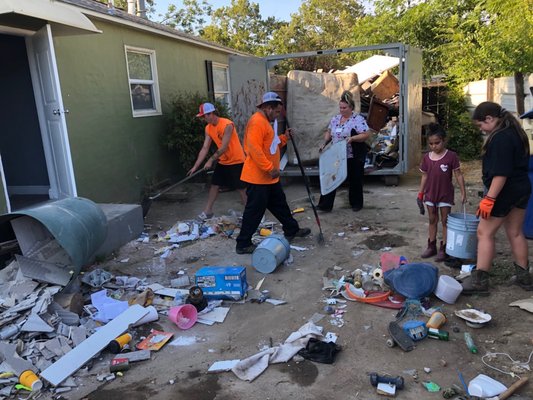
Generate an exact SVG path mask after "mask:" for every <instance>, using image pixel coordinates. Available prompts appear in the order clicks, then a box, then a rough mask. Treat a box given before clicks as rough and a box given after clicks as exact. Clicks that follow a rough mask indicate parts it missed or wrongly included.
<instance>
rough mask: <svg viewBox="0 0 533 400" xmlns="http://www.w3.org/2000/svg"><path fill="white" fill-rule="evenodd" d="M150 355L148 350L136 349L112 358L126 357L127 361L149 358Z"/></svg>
mask: <svg viewBox="0 0 533 400" xmlns="http://www.w3.org/2000/svg"><path fill="white" fill-rule="evenodd" d="M150 356H151V353H150V350H138V351H132V352H130V353H121V354H118V355H116V356H115V357H114V358H126V359H127V360H128V361H129V362H136V361H144V360H149V359H150Z"/></svg>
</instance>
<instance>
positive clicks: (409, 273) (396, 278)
mask: <svg viewBox="0 0 533 400" xmlns="http://www.w3.org/2000/svg"><path fill="white" fill-rule="evenodd" d="M383 278H384V279H385V283H386V284H387V285H389V287H391V288H392V289H393V290H394V291H395V292H396V293H398V294H401V295H402V296H403V297H405V298H406V299H422V298H424V297H427V296H429V295H430V294H431V293H433V292H434V291H435V289H436V288H437V283H438V279H439V270H438V269H437V267H435V266H434V265H433V264H429V263H411V264H403V265H400V266H399V267H398V268H395V269H391V270H389V271H385V272H384V273H383Z"/></svg>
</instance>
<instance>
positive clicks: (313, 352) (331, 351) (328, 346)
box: [298, 338, 341, 364]
mask: <svg viewBox="0 0 533 400" xmlns="http://www.w3.org/2000/svg"><path fill="white" fill-rule="evenodd" d="M339 351H341V347H340V346H338V345H336V344H335V343H333V342H323V341H321V340H318V339H315V338H311V339H309V341H308V342H307V346H306V347H305V349H302V350H300V351H299V352H298V354H299V355H300V356H302V357H303V358H305V359H307V360H311V361H315V362H319V363H324V364H333V362H334V361H335V356H336V354H337V353H338V352H339Z"/></svg>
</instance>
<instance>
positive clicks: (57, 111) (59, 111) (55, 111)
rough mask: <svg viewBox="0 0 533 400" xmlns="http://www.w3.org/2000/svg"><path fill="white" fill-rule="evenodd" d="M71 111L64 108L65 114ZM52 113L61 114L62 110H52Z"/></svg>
mask: <svg viewBox="0 0 533 400" xmlns="http://www.w3.org/2000/svg"><path fill="white" fill-rule="evenodd" d="M69 112H70V111H69V110H68V109H65V110H63V114H68V113H69ZM52 114H54V115H61V110H60V109H59V108H58V109H57V110H52Z"/></svg>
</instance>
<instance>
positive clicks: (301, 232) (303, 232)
mask: <svg viewBox="0 0 533 400" xmlns="http://www.w3.org/2000/svg"><path fill="white" fill-rule="evenodd" d="M310 233H311V229H309V228H300V229H298V231H297V232H296V233H295V234H294V235H291V236H287V235H285V239H287V240H288V241H289V243H290V242H292V240H293V239H294V238H296V237H306V236H309V234H310Z"/></svg>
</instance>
